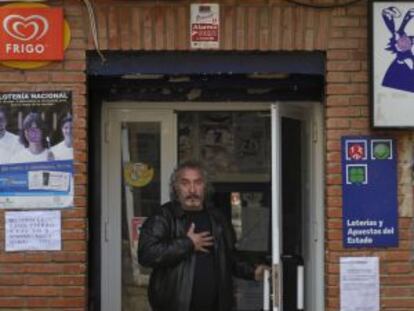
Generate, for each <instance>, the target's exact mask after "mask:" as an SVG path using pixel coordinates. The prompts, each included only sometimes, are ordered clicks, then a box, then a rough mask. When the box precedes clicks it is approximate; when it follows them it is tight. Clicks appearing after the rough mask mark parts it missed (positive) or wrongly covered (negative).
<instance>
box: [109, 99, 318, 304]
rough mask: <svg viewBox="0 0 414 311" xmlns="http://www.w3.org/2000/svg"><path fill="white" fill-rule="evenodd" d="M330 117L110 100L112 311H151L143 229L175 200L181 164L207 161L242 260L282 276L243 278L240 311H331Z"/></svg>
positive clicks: (276, 109) (281, 106)
mask: <svg viewBox="0 0 414 311" xmlns="http://www.w3.org/2000/svg"><path fill="white" fill-rule="evenodd" d="M320 118H321V111H320V105H319V104H318V103H310V102H301V103H292V102H290V103H287V102H284V103H275V104H270V103H251V102H250V103H248V102H245V103H234V102H233V103H225V104H224V103H188V102H187V103H177V102H174V103H142V102H140V103H134V102H112V103H104V107H103V115H102V119H103V122H102V124H103V127H102V137H103V141H102V148H103V150H102V185H101V187H102V212H101V214H102V218H101V223H102V226H101V227H102V228H101V230H102V232H101V258H102V263H101V309H102V310H111V311H112V310H125V311H128V310H142V311H144V310H145V311H146V310H150V309H149V306H148V302H147V299H146V287H147V285H148V278H149V273H150V271H149V270H148V269H146V268H144V267H140V266H139V265H138V262H137V247H138V235H139V227H140V225H141V224H142V222H143V221H145V219H146V217H149V216H151V214H152V213H153V212H154V211H155V210H156V209H157V208H159V206H160V204H161V203H164V202H166V201H168V197H169V189H168V181H169V175H170V174H171V172H172V170H173V168H174V166H175V165H176V164H177V163H178V162H180V161H184V160H187V159H197V160H201V161H202V162H203V163H204V164H205V165H206V167H207V169H209V171H210V174H211V182H212V184H213V187H214V194H213V196H212V197H211V201H212V203H213V204H214V205H216V206H217V207H219V208H220V209H222V211H223V212H224V213H225V214H226V215H227V217H228V218H229V220H231V221H232V223H233V226H234V228H235V231H236V235H237V244H236V247H237V250H238V252H239V254H240V256H241V257H243V259H244V260H246V261H252V262H266V263H267V264H269V265H270V266H271V267H272V271H271V273H270V279H269V280H268V283H266V282H265V283H261V282H254V281H242V280H238V279H235V285H236V286H235V288H236V290H235V301H236V310H263V309H265V310H266V309H267V310H304V309H306V310H315V311H316V310H321V309H320V306H321V305H320V304H321V303H323V285H322V284H323V248H322V247H323V236H322V238H321V236H320V235H321V234H322V232H323V230H321V228H318V227H319V226H320V225H321V224H323V217H322V204H321V202H322V194H323V193H322V178H321V176H322V159H321V158H320V156H318V154H319V155H320V154H322V152H321V149H320V148H321V138H320V137H319V138H318V135H319V136H320V133H321V119H320ZM269 284H270V285H271V286H268V285H269ZM310 284H312V286H310Z"/></svg>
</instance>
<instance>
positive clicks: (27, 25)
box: [0, 7, 64, 61]
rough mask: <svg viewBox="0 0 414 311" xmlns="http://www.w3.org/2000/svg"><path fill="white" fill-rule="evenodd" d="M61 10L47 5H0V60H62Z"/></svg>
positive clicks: (62, 29)
mask: <svg viewBox="0 0 414 311" xmlns="http://www.w3.org/2000/svg"><path fill="white" fill-rule="evenodd" d="M63 32H64V26H63V10H62V8H49V7H1V8H0V60H2V61H9V60H22V61H23V60H30V61H52V60H62V59H63V55H64V43H63Z"/></svg>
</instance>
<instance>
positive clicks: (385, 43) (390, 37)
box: [369, 0, 414, 128]
mask: <svg viewBox="0 0 414 311" xmlns="http://www.w3.org/2000/svg"><path fill="white" fill-rule="evenodd" d="M369 17H370V20H369V28H370V29H369V30H370V31H369V36H370V49H369V50H370V54H371V55H370V61H371V75H370V98H371V124H372V126H373V127H374V128H412V127H414V2H413V1H381V0H371V1H370V2H369Z"/></svg>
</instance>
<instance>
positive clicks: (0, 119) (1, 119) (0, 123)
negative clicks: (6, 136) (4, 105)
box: [0, 112, 7, 133]
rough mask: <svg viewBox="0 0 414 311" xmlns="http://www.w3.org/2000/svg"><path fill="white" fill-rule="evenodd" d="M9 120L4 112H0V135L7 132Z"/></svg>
mask: <svg viewBox="0 0 414 311" xmlns="http://www.w3.org/2000/svg"><path fill="white" fill-rule="evenodd" d="M6 126H7V119H6V116H5V115H4V113H3V112H0V133H2V132H4V131H5V130H6Z"/></svg>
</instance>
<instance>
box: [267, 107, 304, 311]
mask: <svg viewBox="0 0 414 311" xmlns="http://www.w3.org/2000/svg"><path fill="white" fill-rule="evenodd" d="M271 109H272V260H271V261H272V271H271V283H272V284H271V285H272V286H269V288H271V289H272V295H269V296H271V297H272V303H271V305H272V307H271V308H270V307H269V308H268V309H266V308H264V309H265V310H273V311H286V310H288V311H299V310H304V256H305V254H304V248H305V245H306V244H307V242H305V240H306V237H305V235H306V234H305V230H304V228H305V225H304V224H305V218H306V213H307V212H308V211H305V206H306V204H305V202H306V190H305V180H306V178H307V176H306V173H305V172H306V171H307V169H306V163H307V161H306V160H307V157H308V156H309V153H308V151H307V148H308V147H307V142H308V140H309V138H308V137H307V134H306V128H307V124H306V120H307V119H306V114H305V110H304V109H303V108H295V107H294V106H293V105H286V104H285V105H281V104H274V105H272V108H271ZM308 207H309V206H308Z"/></svg>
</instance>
